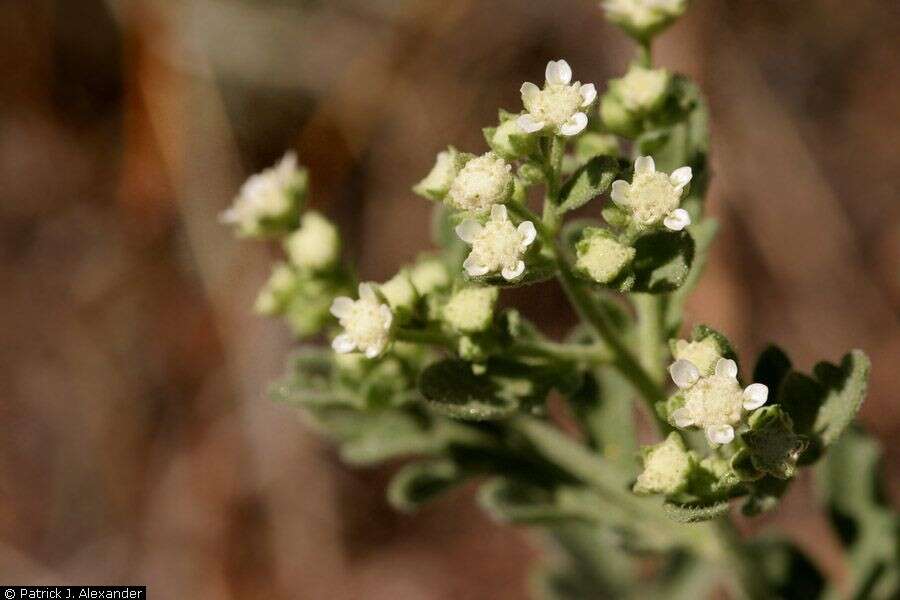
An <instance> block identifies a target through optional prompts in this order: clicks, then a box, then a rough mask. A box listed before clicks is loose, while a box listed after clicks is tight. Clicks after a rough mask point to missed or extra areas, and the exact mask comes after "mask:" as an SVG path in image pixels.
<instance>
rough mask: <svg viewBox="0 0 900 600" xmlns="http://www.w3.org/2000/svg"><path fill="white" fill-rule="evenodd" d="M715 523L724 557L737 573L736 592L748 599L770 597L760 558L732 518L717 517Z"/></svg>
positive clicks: (731, 570) (732, 570) (761, 599)
mask: <svg viewBox="0 0 900 600" xmlns="http://www.w3.org/2000/svg"><path fill="white" fill-rule="evenodd" d="M715 525H716V532H717V533H718V539H719V545H720V547H721V549H722V552H723V555H724V556H723V558H724V559H725V562H726V563H727V564H728V566H729V567H730V569H729V570H730V572H732V573H734V574H735V575H736V579H737V583H738V585H735V586H733V587H734V592H735V593H737V594H740V595H743V597H744V598H746V599H747V600H763V599H765V598H770V597H771V594H770V590H769V589H768V586H767V585H766V580H765V578H764V577H763V575H762V574H763V569H762V567H761V566H760V565H759V559H758V558H757V557H756V556H754V554H753V553H752V551H751V550H750V548H749V547H748V546H747V544H745V543H744V540H743V538H741V534H740V533H739V532H738V530H737V529H736V528H735V526H734V522H733V521H732V520H731V518H730V517H727V516H726V517H722V518H720V519H716V521H715Z"/></svg>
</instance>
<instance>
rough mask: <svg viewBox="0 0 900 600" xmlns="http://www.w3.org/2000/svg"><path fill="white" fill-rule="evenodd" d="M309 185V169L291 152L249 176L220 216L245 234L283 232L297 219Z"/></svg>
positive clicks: (264, 234) (255, 234) (252, 235)
mask: <svg viewBox="0 0 900 600" xmlns="http://www.w3.org/2000/svg"><path fill="white" fill-rule="evenodd" d="M306 186H307V175H306V170H304V169H300V168H299V167H298V166H297V155H296V154H294V153H293V152H288V153H287V154H285V155H284V158H282V159H281V161H279V162H278V164H277V165H275V166H274V167H270V168H268V169H266V170H265V171H263V172H261V173H257V174H256V175H253V176H252V177H250V178H249V179H248V180H247V181H246V183H244V185H243V186H242V187H241V190H240V192H239V193H238V196H237V198H236V199H235V201H234V204H233V205H232V206H231V207H230V208H228V209H226V210H225V211H223V212H222V214H221V215H220V217H219V218H220V219H221V221H222V222H223V223H225V224H227V225H232V226H234V227H235V229H236V230H237V232H238V234H240V235H242V236H246V237H263V236H267V235H273V234H277V233H284V232H285V231H288V230H290V229H291V227H292V226H293V225H294V224H295V223H296V218H297V216H298V215H299V212H300V208H301V204H302V201H303V197H304V196H305V195H306Z"/></svg>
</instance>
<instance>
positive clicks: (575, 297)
mask: <svg viewBox="0 0 900 600" xmlns="http://www.w3.org/2000/svg"><path fill="white" fill-rule="evenodd" d="M556 254H557V259H558V260H557V262H558V264H559V274H558V278H559V282H560V284H561V285H562V288H563V290H564V291H565V292H566V295H567V296H568V297H569V301H570V302H571V303H572V305H573V306H574V307H575V310H576V312H578V315H579V316H580V317H581V318H582V319H583V320H585V321H586V322H587V323H588V324H589V325H590V326H591V327H592V328H593V329H594V331H595V332H596V333H597V335H598V336H599V337H600V339H601V340H603V342H604V343H605V344H606V345H607V346H608V347H609V349H610V350H611V351H612V354H613V359H612V364H613V365H614V366H615V367H616V368H617V369H618V370H619V372H620V373H621V374H622V375H623V376H624V377H625V378H626V379H627V380H628V381H629V383H631V385H632V386H633V387H634V388H635V390H637V391H638V393H640V395H641V397H642V398H643V399H644V401H645V402H646V403H647V407H648V409H649V411H650V414H651V415H652V416H653V417H654V419H655V420H656V423H657V426H658V427H659V429H660V432H661V433H663V434H665V433H667V432H669V431H671V426H670V425H669V424H668V423H666V422H665V421H664V420H662V419H661V418H660V417H659V416H658V415H657V414H656V406H655V405H656V403H657V402H659V401H663V400H665V399H666V397H665V394H664V392H663V389H662V388H661V387H660V386H659V385H658V384H657V383H656V382H655V381H654V380H653V378H652V377H651V376H650V375H649V373H648V372H647V371H646V369H644V367H643V366H642V365H641V363H640V362H638V360H637V359H636V358H635V356H634V355H633V354H632V353H631V350H629V349H628V347H627V346H626V345H625V342H624V341H623V340H622V339H621V338H620V337H619V335H618V333H617V332H616V331H615V329H614V328H613V326H612V324H611V323H609V320H608V318H607V316H606V315H605V314H604V313H603V311H602V310H601V309H600V307H599V306H598V304H597V303H596V302H595V300H594V298H593V297H591V294H590V292H589V291H588V290H587V289H586V288H585V286H584V284H583V283H582V282H581V281H580V280H579V279H578V277H576V275H575V273H574V272H573V271H572V268H571V267H570V266H569V264H568V262H567V261H566V260H565V258H563V255H562V251H561V249H559V248H557V249H556Z"/></svg>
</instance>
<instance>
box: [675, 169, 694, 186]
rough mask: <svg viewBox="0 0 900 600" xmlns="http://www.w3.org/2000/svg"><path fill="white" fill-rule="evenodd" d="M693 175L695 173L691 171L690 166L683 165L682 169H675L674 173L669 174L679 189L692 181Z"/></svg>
mask: <svg viewBox="0 0 900 600" xmlns="http://www.w3.org/2000/svg"><path fill="white" fill-rule="evenodd" d="M691 177H693V173H691V168H690V167H681V168H680V169H675V170H674V171H672V174H671V175H669V181H670V182H671V183H672V185H674V186H675V187H676V188H678V189H679V190H680V189H681V188H683V187H684V186H686V185H687V184H689V183H690V182H691Z"/></svg>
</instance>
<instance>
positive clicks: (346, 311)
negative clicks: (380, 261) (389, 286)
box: [331, 283, 394, 358]
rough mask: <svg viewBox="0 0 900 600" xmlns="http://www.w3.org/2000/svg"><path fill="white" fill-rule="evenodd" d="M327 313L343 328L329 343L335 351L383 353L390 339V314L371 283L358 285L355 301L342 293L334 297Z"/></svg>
mask: <svg viewBox="0 0 900 600" xmlns="http://www.w3.org/2000/svg"><path fill="white" fill-rule="evenodd" d="M331 314H333V315H334V316H335V317H337V319H338V321H339V322H340V324H341V327H343V328H344V332H343V333H341V334H340V335H338V336H337V337H336V338H334V341H333V342H332V343H331V347H332V348H334V350H335V352H339V353H341V354H344V353H347V352H354V351H359V352H363V353H365V355H366V357H367V358H375V357H376V356H378V355H379V354H381V353H382V352H384V349H385V348H386V347H387V345H388V342H389V341H390V339H391V323H392V322H393V320H394V315H393V313H392V312H391V309H390V307H389V306H388V305H387V304H382V303H381V301H380V300H379V298H378V295H377V294H376V293H375V288H374V287H373V286H372V285H371V284H368V283H361V284H359V300H355V301H354V300H353V299H352V298H348V297H346V296H341V297H339V298H335V299H334V302H332V304H331Z"/></svg>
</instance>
